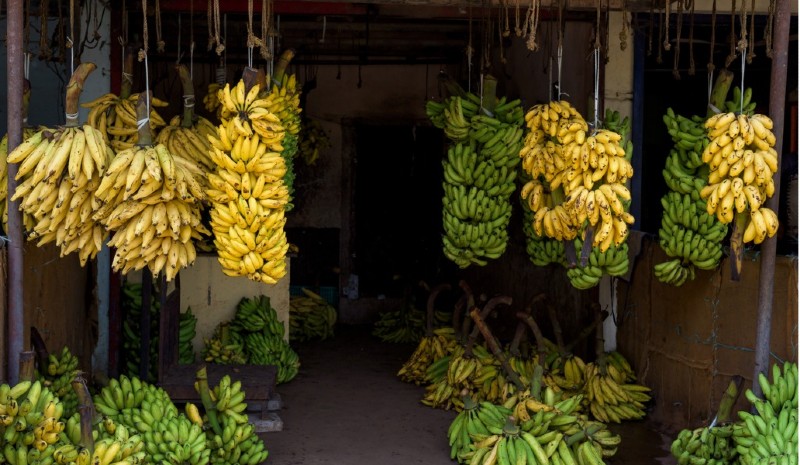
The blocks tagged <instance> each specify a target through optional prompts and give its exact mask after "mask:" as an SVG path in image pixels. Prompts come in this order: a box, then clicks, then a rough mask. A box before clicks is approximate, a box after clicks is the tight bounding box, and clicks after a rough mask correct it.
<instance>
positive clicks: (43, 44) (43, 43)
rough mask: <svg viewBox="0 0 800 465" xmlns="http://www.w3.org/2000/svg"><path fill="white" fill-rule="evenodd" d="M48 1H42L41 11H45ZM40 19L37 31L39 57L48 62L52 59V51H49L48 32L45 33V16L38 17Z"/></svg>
mask: <svg viewBox="0 0 800 465" xmlns="http://www.w3.org/2000/svg"><path fill="white" fill-rule="evenodd" d="M48 3H49V1H48V0H42V3H41V7H40V8H41V9H42V11H47V5H48ZM40 17H41V20H42V22H41V29H40V30H39V57H40V58H42V59H44V60H49V59H50V58H52V56H53V55H52V51H51V50H50V41H49V40H48V36H49V34H48V32H47V15H40Z"/></svg>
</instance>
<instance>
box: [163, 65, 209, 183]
mask: <svg viewBox="0 0 800 465" xmlns="http://www.w3.org/2000/svg"><path fill="white" fill-rule="evenodd" d="M178 74H179V75H180V78H181V82H182V83H183V95H184V97H183V115H176V116H175V117H173V118H172V119H171V120H170V122H169V125H167V126H166V127H165V128H163V129H161V130H160V131H159V132H158V137H156V143H159V144H164V146H166V147H167V149H168V150H169V152H170V153H171V154H173V155H175V156H176V157H182V158H185V159H187V160H191V161H192V162H194V163H195V164H197V165H198V166H200V167H202V168H203V170H204V171H211V170H213V169H214V162H213V161H211V157H210V156H209V151H210V150H211V143H210V142H209V141H208V139H209V136H211V137H216V135H217V128H216V126H214V125H213V124H212V123H211V121H209V120H207V119H206V118H203V117H202V116H198V115H196V114H195V113H194V85H193V84H192V79H191V77H189V70H188V69H187V68H186V66H185V65H178Z"/></svg>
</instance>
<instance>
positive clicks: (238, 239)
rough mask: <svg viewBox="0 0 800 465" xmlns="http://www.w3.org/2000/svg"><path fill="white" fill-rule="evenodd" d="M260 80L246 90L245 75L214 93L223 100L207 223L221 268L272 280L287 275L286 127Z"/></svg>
mask: <svg viewBox="0 0 800 465" xmlns="http://www.w3.org/2000/svg"><path fill="white" fill-rule="evenodd" d="M258 93H259V86H258V85H255V86H253V87H252V88H251V89H250V90H249V91H247V92H245V84H244V81H241V80H240V81H239V83H238V84H236V85H235V86H234V87H233V89H231V86H230V85H228V84H226V85H225V87H224V88H223V89H221V90H220V91H219V93H218V95H219V98H220V101H221V102H222V110H221V114H220V117H221V120H222V124H221V125H220V127H219V129H218V131H217V132H218V134H217V137H216V138H211V139H210V141H211V145H212V148H211V158H212V160H213V161H214V163H215V165H216V171H215V172H214V173H211V174H209V175H208V182H209V184H210V185H211V188H210V189H209V190H208V191H207V194H208V197H209V199H210V200H211V202H212V209H211V228H212V230H213V232H214V244H215V245H216V248H217V254H218V255H219V257H218V259H219V262H220V264H221V265H222V271H223V272H224V273H225V274H226V275H228V276H247V277H248V278H250V279H252V280H254V281H259V282H263V283H269V284H274V283H276V282H277V281H278V280H279V279H281V278H282V277H283V276H285V275H286V251H287V250H288V248H289V243H288V242H287V241H286V233H285V231H284V229H283V226H284V224H285V223H286V217H285V216H284V215H285V207H286V204H287V202H288V201H289V191H288V189H287V188H286V186H285V185H284V181H283V177H284V175H285V174H286V162H285V160H284V158H283V157H282V156H281V153H280V152H281V151H283V146H282V145H281V142H282V141H283V138H284V135H285V133H286V131H285V129H284V127H283V126H282V125H281V122H280V120H279V119H278V117H277V116H276V115H275V114H273V113H272V112H270V111H269V109H268V107H269V105H270V102H269V101H268V100H267V99H262V98H259V97H258Z"/></svg>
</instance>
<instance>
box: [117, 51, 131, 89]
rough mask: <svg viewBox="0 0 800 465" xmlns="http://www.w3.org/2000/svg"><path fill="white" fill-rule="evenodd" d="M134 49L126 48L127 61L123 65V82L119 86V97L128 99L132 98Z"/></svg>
mask: <svg viewBox="0 0 800 465" xmlns="http://www.w3.org/2000/svg"><path fill="white" fill-rule="evenodd" d="M133 57H134V51H133V47H125V61H124V63H123V64H122V82H121V83H120V86H119V97H120V98H128V97H130V96H131V86H132V85H133V82H131V79H132V78H131V76H133Z"/></svg>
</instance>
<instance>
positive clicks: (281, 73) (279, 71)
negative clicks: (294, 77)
mask: <svg viewBox="0 0 800 465" xmlns="http://www.w3.org/2000/svg"><path fill="white" fill-rule="evenodd" d="M294 55H295V51H294V49H291V48H290V49H286V50H284V51H283V53H281V57H280V58H279V59H278V64H277V65H276V66H275V71H273V73H272V83H273V85H275V84H276V85H278V86H283V79H284V78H285V77H286V68H288V67H289V63H291V61H292V58H294Z"/></svg>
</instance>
